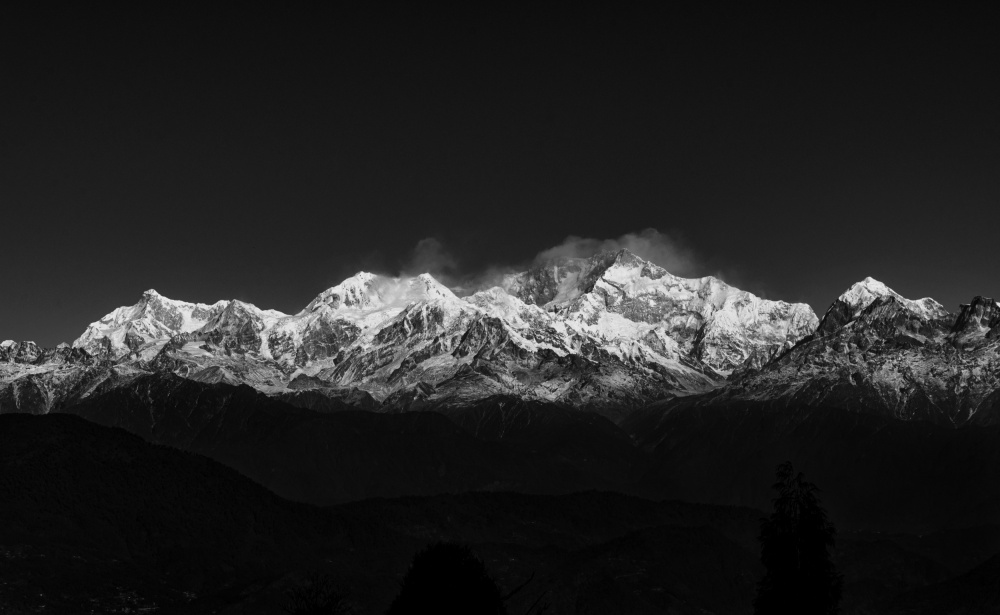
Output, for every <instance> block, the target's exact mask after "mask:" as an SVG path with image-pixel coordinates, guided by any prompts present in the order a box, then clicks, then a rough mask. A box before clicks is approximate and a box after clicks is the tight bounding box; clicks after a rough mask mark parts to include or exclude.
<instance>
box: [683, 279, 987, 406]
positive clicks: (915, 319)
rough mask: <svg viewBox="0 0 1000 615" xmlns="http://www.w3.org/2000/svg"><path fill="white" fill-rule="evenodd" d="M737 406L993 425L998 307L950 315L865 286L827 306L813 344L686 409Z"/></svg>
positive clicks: (738, 377) (975, 304)
mask: <svg viewBox="0 0 1000 615" xmlns="http://www.w3.org/2000/svg"><path fill="white" fill-rule="evenodd" d="M746 401H753V402H764V401H766V402H768V403H770V404H773V405H779V406H787V407H789V408H792V407H795V408H801V407H820V406H823V407H837V408H844V409H848V410H857V411H864V412H869V413H876V414H881V415H884V416H888V417H892V418H897V419H903V420H914V419H919V420H928V421H932V422H936V423H943V424H948V425H963V424H966V423H973V424H992V423H997V422H998V421H1000V308H998V306H997V303H996V301H994V300H993V299H989V298H986V297H975V298H974V299H973V300H972V302H971V303H969V304H966V305H962V306H960V311H959V313H958V314H957V315H956V314H952V313H950V312H948V311H947V310H946V309H945V308H944V307H943V306H942V305H941V304H939V303H938V302H936V301H934V300H933V299H921V300H918V301H913V300H909V299H906V298H904V297H902V296H901V295H899V294H898V293H896V292H895V291H893V290H892V289H890V288H888V287H887V286H885V285H884V284H882V283H881V282H878V281H877V280H873V279H872V278H867V279H865V280H863V281H861V282H858V283H857V284H855V285H853V286H852V287H851V288H850V289H848V290H847V291H846V292H844V293H843V294H842V295H841V296H840V297H839V298H838V299H837V300H836V301H835V302H834V303H833V305H831V306H830V308H829V309H828V310H827V312H826V314H825V315H824V316H823V319H822V321H821V322H820V324H819V327H818V328H817V330H816V332H815V333H814V334H813V335H810V336H807V337H805V338H803V339H802V340H800V341H799V342H798V343H797V344H795V346H794V347H793V348H791V349H790V350H788V351H787V352H785V353H783V354H781V355H780V356H778V357H776V358H775V359H774V360H772V361H770V362H768V363H767V364H765V365H763V366H762V367H761V368H760V369H758V370H746V371H744V372H740V373H737V374H734V376H733V378H732V382H731V383H730V384H729V385H728V386H727V387H725V388H723V389H720V390H719V391H716V392H714V393H711V394H709V395H707V396H705V397H703V398H700V399H698V400H697V402H696V403H697V404H700V405H718V404H723V405H724V404H731V403H737V402H746Z"/></svg>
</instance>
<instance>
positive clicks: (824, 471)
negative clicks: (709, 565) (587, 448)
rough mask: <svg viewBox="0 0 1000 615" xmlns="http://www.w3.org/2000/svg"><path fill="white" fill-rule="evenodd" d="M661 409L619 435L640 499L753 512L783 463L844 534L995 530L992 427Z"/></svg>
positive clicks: (998, 505) (777, 411)
mask: <svg viewBox="0 0 1000 615" xmlns="http://www.w3.org/2000/svg"><path fill="white" fill-rule="evenodd" d="M702 401H703V400H698V399H693V398H692V399H686V400H672V401H670V402H666V403H664V404H660V405H655V406H650V407H649V408H646V409H645V410H643V411H640V412H637V413H635V414H633V415H632V416H631V417H629V419H627V420H626V421H624V422H623V423H622V425H621V427H622V428H623V429H624V430H625V431H626V432H628V433H629V434H630V435H631V436H632V437H633V438H634V440H635V442H636V444H637V445H638V446H639V447H640V449H642V450H643V451H644V452H646V453H647V454H649V455H650V463H651V467H652V470H651V473H650V474H649V475H647V476H646V477H645V481H646V483H645V486H646V489H647V490H648V492H655V491H659V490H665V491H668V492H669V493H670V495H671V497H676V498H679V499H684V500H692V501H701V502H712V503H726V504H739V505H744V506H752V507H757V508H764V507H766V506H767V504H768V501H769V498H770V495H769V493H768V491H767V489H766V485H767V484H768V482H767V481H768V478H769V476H770V475H771V473H772V471H773V468H774V467H775V465H777V464H778V463H780V462H781V461H784V460H791V461H792V462H793V463H794V464H795V466H796V467H797V468H800V469H801V470H802V471H804V472H805V473H806V474H807V475H808V476H810V478H811V479H812V480H813V481H814V482H816V483H817V484H818V485H820V486H821V488H822V489H823V493H824V496H823V497H824V501H825V502H826V504H827V506H828V508H829V510H830V512H831V514H832V515H833V516H834V517H835V518H836V519H838V520H839V523H840V524H841V525H843V526H846V527H850V528H852V529H873V530H880V531H901V532H919V533H926V532H930V531H934V530H938V529H943V528H950V529H955V528H961V527H968V526H975V525H981V524H988V523H995V522H996V521H997V520H998V519H1000V488H998V485H1000V427H997V426H988V427H974V426H966V427H962V428H954V427H946V426H943V425H939V424H934V423H929V422H924V421H901V420H898V419H893V418H888V417H884V416H879V415H874V414H869V413H864V412H852V411H846V410H843V409H840V408H824V407H808V406H807V407H801V408H788V407H787V406H786V405H785V404H784V403H777V402H745V401H728V402H726V403H712V404H705V405H702V403H701V402H702Z"/></svg>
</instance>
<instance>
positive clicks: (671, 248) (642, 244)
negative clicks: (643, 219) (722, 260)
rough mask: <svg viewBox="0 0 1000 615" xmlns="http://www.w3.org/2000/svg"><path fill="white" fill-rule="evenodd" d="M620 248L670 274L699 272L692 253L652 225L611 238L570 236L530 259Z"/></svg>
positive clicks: (537, 261)
mask: <svg viewBox="0 0 1000 615" xmlns="http://www.w3.org/2000/svg"><path fill="white" fill-rule="evenodd" d="M622 248H625V249H627V250H628V251H630V252H632V253H633V254H635V255H636V256H638V257H640V258H643V259H645V260H647V261H650V262H652V263H655V264H657V265H659V266H660V267H663V268H664V269H666V270H667V271H669V272H670V273H672V274H674V275H679V276H691V275H699V271H698V265H697V260H696V258H695V256H694V253H693V252H692V251H691V250H690V249H689V248H688V247H687V246H685V245H684V244H683V243H682V242H681V241H680V240H678V239H676V238H674V237H671V236H670V235H668V234H666V233H661V232H660V231H658V230H656V229H654V228H647V229H644V230H642V231H639V232H638V233H626V234H624V235H622V236H621V237H617V238H614V239H592V238H587V237H577V236H576V235H570V236H569V237H567V238H566V239H564V240H563V242H562V243H560V244H559V245H557V246H553V247H551V248H548V249H546V250H542V251H541V252H539V253H538V255H537V256H535V258H534V262H535V263H543V262H546V261H550V260H552V259H555V258H560V257H569V258H587V257H590V256H593V255H594V254H597V253H600V252H609V251H616V250H621V249H622Z"/></svg>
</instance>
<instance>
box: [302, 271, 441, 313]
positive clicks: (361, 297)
mask: <svg viewBox="0 0 1000 615" xmlns="http://www.w3.org/2000/svg"><path fill="white" fill-rule="evenodd" d="M430 299H446V300H457V299H458V297H456V296H455V293H453V292H451V290H449V289H448V287H446V286H445V285H443V284H441V283H440V282H438V281H437V280H435V279H434V277H433V276H431V275H430V274H429V273H422V274H420V275H418V276H415V277H389V276H383V275H378V274H374V273H368V272H366V271H362V272H359V273H357V274H355V275H353V276H351V277H349V278H347V279H346V280H344V281H343V282H341V283H340V284H338V285H336V286H334V287H332V288H328V289H327V290H325V291H323V292H322V293H320V294H319V295H318V296H317V297H316V298H315V299H313V300H312V302H310V303H309V305H308V306H306V311H307V312H315V311H316V310H319V309H321V308H323V307H329V308H330V309H333V310H341V309H347V310H361V311H367V310H381V309H386V308H392V307H398V308H402V307H405V306H406V305H407V304H409V303H414V302H417V301H426V300H430Z"/></svg>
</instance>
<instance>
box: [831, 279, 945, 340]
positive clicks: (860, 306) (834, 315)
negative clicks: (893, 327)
mask: <svg viewBox="0 0 1000 615" xmlns="http://www.w3.org/2000/svg"><path fill="white" fill-rule="evenodd" d="M887 300H892V301H895V302H896V303H898V304H899V305H900V306H901V307H902V308H903V309H905V310H906V311H908V312H910V313H911V314H913V316H915V317H917V318H919V319H920V320H923V321H925V322H933V321H944V320H950V319H951V318H952V315H951V313H950V312H948V310H946V309H945V307H944V306H943V305H941V304H940V303H938V302H937V301H935V300H934V299H931V298H929V297H925V298H923V299H918V300H912V299H907V298H906V297H904V296H902V295H900V294H899V293H897V292H896V291H894V290H892V289H891V288H889V287H888V286H886V285H885V284H883V283H882V282H880V281H878V280H876V279H875V278H872V277H870V276H869V277H866V278H865V279H864V280H861V281H860V282H856V283H854V284H853V285H852V286H851V287H850V288H849V289H847V290H846V291H844V293H843V294H841V295H840V296H839V297H838V298H837V300H836V301H834V302H833V305H831V306H830V308H829V309H828V310H827V311H826V314H824V316H823V320H822V322H821V323H820V326H819V330H818V333H819V334H820V335H825V334H828V333H831V332H833V331H836V330H837V329H839V328H840V327H842V326H844V325H846V324H847V323H849V322H851V321H853V320H854V319H855V318H857V317H858V316H859V315H860V314H861V313H862V312H864V311H865V310H866V309H868V308H869V307H870V306H871V305H872V304H874V303H875V302H876V301H882V302H885V301H887Z"/></svg>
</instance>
